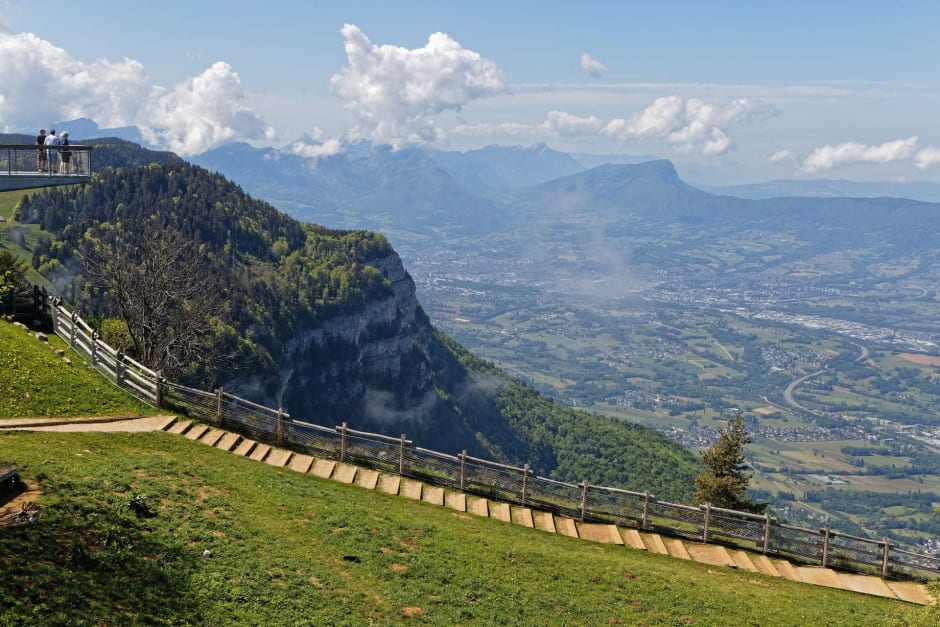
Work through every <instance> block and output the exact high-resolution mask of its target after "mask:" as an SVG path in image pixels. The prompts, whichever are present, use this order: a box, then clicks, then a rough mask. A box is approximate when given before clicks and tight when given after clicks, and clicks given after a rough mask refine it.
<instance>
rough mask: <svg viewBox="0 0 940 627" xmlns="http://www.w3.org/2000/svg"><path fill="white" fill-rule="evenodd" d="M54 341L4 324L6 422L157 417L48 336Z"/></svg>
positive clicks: (0, 366) (0, 359)
mask: <svg viewBox="0 0 940 627" xmlns="http://www.w3.org/2000/svg"><path fill="white" fill-rule="evenodd" d="M48 340H49V341H48V342H41V341H39V340H38V339H36V336H35V333H34V332H28V331H26V330H24V329H22V328H20V327H17V326H14V325H12V324H9V323H7V322H0V419H2V418H32V417H40V416H44V417H58V416H128V415H136V414H153V413H155V412H156V410H154V409H153V408H151V407H148V406H146V405H144V404H143V403H141V402H139V401H137V400H136V399H134V398H132V397H130V396H129V395H127V394H125V393H124V392H122V391H121V390H119V389H118V388H117V387H115V386H113V385H111V384H110V383H109V382H108V381H107V380H106V379H104V378H103V377H102V376H101V375H99V374H98V373H97V372H95V371H94V370H92V369H90V368H87V367H86V366H85V364H84V363H83V362H82V361H81V360H80V359H79V358H78V357H76V356H75V355H74V354H73V353H72V352H71V351H70V350H68V347H67V345H66V344H65V342H63V341H62V340H61V339H59V338H58V337H56V336H55V335H53V334H48ZM56 350H64V351H65V353H64V355H63V356H64V357H66V358H69V359H70V360H71V361H72V363H71V364H67V362H66V361H64V360H63V358H62V357H59V356H57V355H56V354H55V352H54V351H56Z"/></svg>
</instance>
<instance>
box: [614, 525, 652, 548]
mask: <svg viewBox="0 0 940 627" xmlns="http://www.w3.org/2000/svg"><path fill="white" fill-rule="evenodd" d="M620 535H621V536H623V541H624V544H626V545H627V546H628V547H630V548H631V549H637V550H638V551H645V550H646V545H645V544H643V538H641V537H640V532H639V531H637V530H636V529H621V530H620Z"/></svg>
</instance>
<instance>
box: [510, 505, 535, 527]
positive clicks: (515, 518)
mask: <svg viewBox="0 0 940 627" xmlns="http://www.w3.org/2000/svg"><path fill="white" fill-rule="evenodd" d="M509 515H510V517H511V518H512V522H514V523H516V524H517V525H522V526H523V527H528V528H529V529H535V521H534V520H533V519H532V510H531V509H529V508H528V507H512V508H510V514H509Z"/></svg>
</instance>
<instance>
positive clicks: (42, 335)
mask: <svg viewBox="0 0 940 627" xmlns="http://www.w3.org/2000/svg"><path fill="white" fill-rule="evenodd" d="M36 339H37V340H39V341H40V342H48V341H49V338H48V337H46V334H45V333H37V334H36Z"/></svg>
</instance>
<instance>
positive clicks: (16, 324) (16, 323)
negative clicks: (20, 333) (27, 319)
mask: <svg viewBox="0 0 940 627" xmlns="http://www.w3.org/2000/svg"><path fill="white" fill-rule="evenodd" d="M13 326H15V327H19V328H21V329H23V330H25V331H29V327H27V326H26V325H25V324H23V323H22V322H14V323H13Z"/></svg>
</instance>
